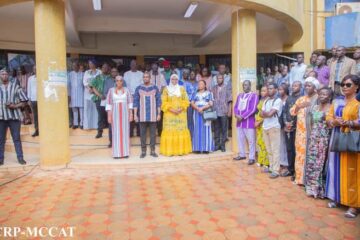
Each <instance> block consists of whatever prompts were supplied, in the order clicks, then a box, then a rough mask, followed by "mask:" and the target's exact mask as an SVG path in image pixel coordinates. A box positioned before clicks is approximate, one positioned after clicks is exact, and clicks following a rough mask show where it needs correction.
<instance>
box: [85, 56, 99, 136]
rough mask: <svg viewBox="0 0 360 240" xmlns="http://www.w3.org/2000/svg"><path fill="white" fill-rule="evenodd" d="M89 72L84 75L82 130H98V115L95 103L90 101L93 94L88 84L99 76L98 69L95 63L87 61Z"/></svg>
mask: <svg viewBox="0 0 360 240" xmlns="http://www.w3.org/2000/svg"><path fill="white" fill-rule="evenodd" d="M89 68H90V69H89V70H87V71H86V72H85V73H84V79H83V84H84V129H97V128H98V113H97V110H96V105H95V102H94V101H92V100H91V98H92V97H93V95H94V93H93V92H92V90H91V88H90V87H89V84H90V83H91V81H92V80H93V79H94V78H95V77H96V76H98V75H100V74H101V71H100V70H99V69H96V61H95V60H93V59H91V60H89Z"/></svg>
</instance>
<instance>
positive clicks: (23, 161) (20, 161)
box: [18, 158, 26, 165]
mask: <svg viewBox="0 0 360 240" xmlns="http://www.w3.org/2000/svg"><path fill="white" fill-rule="evenodd" d="M18 162H19V163H20V164H21V165H25V164H26V162H25V160H24V158H18Z"/></svg>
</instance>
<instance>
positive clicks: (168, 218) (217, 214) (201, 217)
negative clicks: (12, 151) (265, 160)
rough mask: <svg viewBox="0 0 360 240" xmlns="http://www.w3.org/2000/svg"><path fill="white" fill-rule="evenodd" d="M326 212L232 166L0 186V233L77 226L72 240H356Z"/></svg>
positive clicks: (46, 178) (359, 228)
mask: <svg viewBox="0 0 360 240" xmlns="http://www.w3.org/2000/svg"><path fill="white" fill-rule="evenodd" d="M21 171H22V170H18V171H17V172H10V173H9V172H0V181H1V182H5V181H7V180H10V179H13V178H14V177H16V176H18V175H19V174H22V172H21ZM325 206H326V201H323V200H314V199H310V198H308V197H306V196H305V194H304V192H303V191H302V189H301V188H300V187H298V186H295V185H293V184H292V183H291V182H290V181H289V179H288V178H287V179H276V180H270V179H269V178H268V177H267V176H266V175H264V174H263V173H260V170H259V168H258V167H256V166H251V167H248V166H247V165H246V164H245V162H240V163H239V162H231V161H219V162H209V163H201V164H189V165H186V164H185V165H177V166H167V167H154V168H139V169H121V168H118V169H106V170H104V169H99V170H96V169H91V170H86V169H64V170H58V171H53V172H48V171H42V170H40V169H36V170H34V171H33V172H32V173H31V174H30V175H28V176H26V177H24V178H21V179H19V180H17V181H15V182H12V183H10V184H7V185H5V186H3V187H0V225H1V226H22V227H25V226H43V225H47V226H58V227H60V226H74V227H76V229H75V235H76V237H75V239H116V240H126V239H132V240H141V239H148V240H162V239H185V240H192V239H206V240H208V239H209V240H210V239H212V240H221V239H229V240H230V239H231V240H241V239H286V240H289V239H360V217H359V218H357V219H355V220H348V219H345V218H344V217H343V212H344V209H328V208H326V207H325Z"/></svg>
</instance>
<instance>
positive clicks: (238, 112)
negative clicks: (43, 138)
mask: <svg viewBox="0 0 360 240" xmlns="http://www.w3.org/2000/svg"><path fill="white" fill-rule="evenodd" d="M345 53H346V51H345V48H344V47H341V46H340V47H334V48H333V49H332V54H333V56H332V58H330V59H328V60H327V59H326V57H325V56H323V55H321V54H318V53H313V54H312V56H311V59H310V65H306V64H304V57H303V55H302V54H298V56H297V62H296V63H295V64H293V65H291V66H290V68H289V67H286V66H285V65H282V66H277V67H274V72H272V71H271V69H270V70H269V69H267V71H266V73H264V72H263V70H261V71H260V74H259V77H258V83H257V85H258V86H259V88H258V90H259V95H258V94H257V93H256V92H254V91H252V90H251V89H252V88H251V86H252V84H254V83H252V82H251V81H249V80H246V79H245V80H242V88H243V92H242V93H240V94H239V95H238V96H237V99H236V102H235V104H234V106H232V84H231V75H230V74H229V73H228V72H227V70H226V69H227V68H226V66H225V65H222V64H221V65H219V67H218V71H217V72H216V74H211V72H210V71H209V69H208V68H206V67H204V68H202V69H201V70H196V69H192V68H186V67H183V64H182V63H179V64H178V67H177V68H176V69H171V68H170V62H168V61H166V60H165V59H160V61H159V62H155V63H153V64H152V65H151V69H148V71H144V72H142V71H139V70H138V66H137V63H136V61H135V60H133V61H132V62H131V64H130V70H129V71H127V72H125V73H124V74H123V76H121V75H120V74H119V72H118V69H117V68H116V67H110V65H109V64H107V63H104V64H103V65H102V66H101V70H99V69H98V68H97V63H96V61H95V60H89V62H88V66H89V69H88V70H84V69H83V67H81V66H80V65H79V63H78V62H74V63H73V65H72V71H70V72H69V74H68V93H69V107H70V108H71V111H72V113H73V114H72V115H73V120H72V122H71V125H72V127H73V128H78V127H79V128H81V129H97V130H98V132H97V134H96V138H101V137H102V135H103V130H104V129H105V128H109V142H110V144H109V147H111V148H112V156H113V157H114V158H127V157H129V156H130V154H131V153H130V137H131V136H134V135H135V133H134V132H136V135H137V136H140V142H141V155H140V157H141V158H144V157H146V155H147V146H146V138H147V131H148V130H149V132H150V155H151V156H153V157H158V155H157V153H156V151H155V145H156V135H158V136H161V140H160V154H162V155H165V156H176V155H185V154H189V153H191V152H194V153H210V152H214V151H218V150H221V151H222V152H225V151H226V149H225V143H226V141H227V140H228V127H229V125H228V124H229V118H230V117H231V116H232V114H234V116H235V118H236V128H237V131H236V132H237V140H238V149H239V154H238V156H236V157H235V158H234V160H237V161H240V160H245V159H248V164H249V165H253V164H255V163H256V164H257V165H258V166H259V167H262V171H263V172H264V173H268V174H269V177H270V178H271V179H275V178H277V177H279V176H282V177H287V176H290V177H291V180H292V181H293V182H294V183H295V184H297V185H300V186H304V189H305V192H306V194H307V195H308V196H311V197H314V198H328V199H330V200H331V202H330V203H329V207H331V208H332V207H337V206H338V205H339V204H342V205H345V206H348V207H349V209H348V211H347V212H346V214H345V216H346V217H351V218H353V217H356V216H357V214H358V208H359V207H360V184H359V179H360V154H359V152H346V151H342V152H339V151H334V150H333V149H332V144H333V139H334V138H335V136H336V134H338V133H339V132H349V131H359V130H360V111H359V108H360V103H359V102H358V101H357V100H356V95H357V94H358V92H359V85H360V78H359V74H360V49H357V50H356V51H355V53H354V59H351V58H349V57H346V56H345ZM33 72H34V74H33V76H32V77H30V78H29V80H28V84H27V88H26V90H25V89H23V88H22V87H21V85H20V84H19V82H17V81H11V79H10V78H9V74H8V71H7V70H6V69H3V70H1V71H0V77H1V85H0V101H1V109H0V110H1V111H0V164H3V160H4V146H5V140H6V137H5V134H6V131H7V128H10V131H11V134H12V138H13V141H14V144H15V149H16V153H17V156H18V160H19V163H21V164H26V162H25V161H24V159H23V154H22V147H21V140H20V126H21V122H20V120H21V117H22V113H21V109H22V108H24V106H26V105H27V103H29V101H30V102H31V105H32V107H33V114H34V115H37V114H36V111H35V110H37V107H36V106H37V104H36V103H37V102H36V96H37V94H36V75H35V72H36V68H35V67H34V69H33ZM358 99H359V100H360V96H358ZM35 117H36V118H35ZM34 118H35V132H34V134H33V136H34V137H36V136H37V135H39V130H38V121H37V116H34ZM247 152H248V156H247Z"/></svg>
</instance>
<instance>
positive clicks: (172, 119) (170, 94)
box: [160, 74, 191, 156]
mask: <svg viewBox="0 0 360 240" xmlns="http://www.w3.org/2000/svg"><path fill="white" fill-rule="evenodd" d="M178 82H179V77H178V76H177V75H176V74H173V75H171V77H170V84H169V86H167V87H166V88H165V89H164V91H163V93H162V96H161V102H162V105H161V110H162V111H163V112H164V121H163V131H162V134H161V140H160V153H161V154H163V155H165V156H174V155H185V154H188V153H190V152H191V137H190V131H189V129H188V126H187V115H186V110H187V107H188V106H189V99H188V96H187V93H186V91H185V89H184V88H183V87H181V86H179V84H178Z"/></svg>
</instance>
